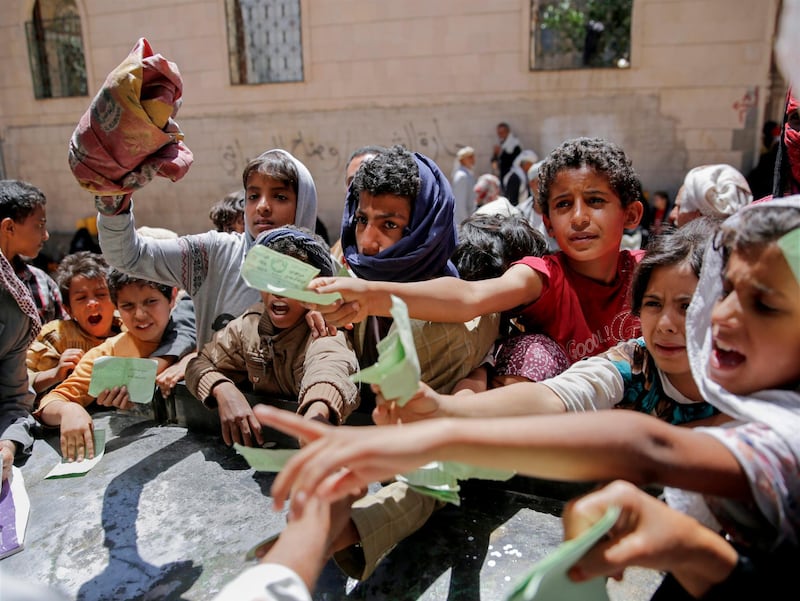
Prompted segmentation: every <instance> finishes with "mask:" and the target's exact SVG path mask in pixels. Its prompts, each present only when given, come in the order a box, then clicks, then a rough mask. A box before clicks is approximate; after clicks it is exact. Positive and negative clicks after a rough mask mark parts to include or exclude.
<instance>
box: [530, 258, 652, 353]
mask: <svg viewBox="0 0 800 601" xmlns="http://www.w3.org/2000/svg"><path fill="white" fill-rule="evenodd" d="M643 255H644V251H643V250H635V251H629V250H622V251H620V253H619V262H618V263H617V276H616V277H615V278H614V281H613V282H611V283H610V284H604V283H602V282H598V281H596V280H593V279H591V278H588V277H586V276H583V275H580V274H578V273H575V272H574V271H573V270H572V269H570V267H569V266H568V265H567V263H566V260H565V259H566V255H564V253H563V252H557V253H555V254H552V255H547V256H544V257H541V258H539V257H525V258H524V259H522V260H521V261H517V262H516V263H515V265H516V264H520V263H521V264H523V265H527V266H528V267H530V268H531V269H534V270H535V271H537V272H539V273H540V274H541V275H542V276H543V277H542V284H543V288H542V295H541V296H540V297H539V299H538V300H537V301H536V302H534V303H532V304H530V305H528V306H527V307H525V308H524V309H523V310H522V312H521V313H520V322H521V323H522V325H524V326H525V330H526V331H527V332H541V333H543V334H547V335H548V336H550V337H551V338H552V339H553V340H555V341H556V342H557V343H558V344H560V345H561V347H562V348H563V349H564V351H565V352H566V353H567V356H568V357H569V359H570V361H571V362H573V363H574V362H575V361H578V360H580V359H583V358H584V357H591V356H593V355H596V354H598V353H602V352H603V351H606V350H608V349H609V348H611V347H612V346H615V345H616V344H617V343H618V342H622V341H623V340H629V339H631V338H638V337H639V336H641V335H642V328H641V325H640V324H639V318H638V317H636V316H635V315H632V314H631V304H630V298H629V288H630V285H631V280H632V277H633V270H634V268H635V267H636V264H637V263H638V262H639V261H640V260H641V258H642V256H643Z"/></svg>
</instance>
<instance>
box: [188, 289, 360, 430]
mask: <svg viewBox="0 0 800 601" xmlns="http://www.w3.org/2000/svg"><path fill="white" fill-rule="evenodd" d="M357 370H358V361H357V359H356V356H355V353H354V352H353V350H352V348H351V347H350V344H349V343H348V341H347V338H346V337H345V334H344V332H341V331H340V332H338V333H337V334H336V336H326V337H323V338H316V339H314V338H312V337H311V331H310V330H309V328H308V325H307V324H306V321H305V319H301V320H300V321H299V322H298V323H297V324H295V325H294V326H292V327H291V328H289V329H286V330H282V331H277V330H276V328H275V326H274V325H273V324H272V322H271V321H270V319H269V316H268V314H267V313H265V312H264V303H262V302H258V303H256V304H255V305H252V306H251V307H250V308H248V309H247V310H246V311H245V312H244V314H243V315H242V316H240V317H238V318H236V319H234V320H233V321H231V322H230V323H229V324H228V325H227V326H225V328H224V329H222V330H220V331H219V332H216V333H215V334H214V337H213V338H212V339H211V340H210V341H209V342H208V343H206V345H205V346H204V347H203V348H202V349H201V350H200V352H199V353H198V355H197V357H195V358H194V359H192V360H191V361H190V362H189V365H188V366H187V368H186V386H187V388H188V389H189V392H191V393H192V394H193V395H194V396H195V397H197V398H198V399H200V400H201V401H203V403H204V404H205V405H206V406H207V407H209V408H214V407H215V406H216V399H215V398H214V397H213V396H212V395H211V390H212V389H213V387H214V386H215V385H216V384H218V383H220V382H225V381H228V382H233V383H234V384H236V385H237V386H240V387H241V386H242V384H243V383H244V382H245V381H249V382H250V386H251V387H252V388H251V390H252V392H254V393H256V394H259V393H262V394H264V395H268V396H277V397H282V398H284V399H287V400H296V401H297V402H298V403H299V406H298V409H297V411H298V413H304V412H305V410H306V409H307V407H308V406H309V405H310V404H311V403H312V402H314V401H323V402H324V403H326V404H327V405H328V407H329V408H330V410H331V415H335V416H336V420H337V421H338V422H339V423H341V422H343V421H344V420H346V419H347V416H348V415H350V414H351V413H352V412H353V410H354V409H356V408H357V407H358V403H359V397H358V387H357V386H356V385H355V384H354V383H353V382H352V381H351V380H350V377H349V376H350V374H353V373H355V372H356V371H357Z"/></svg>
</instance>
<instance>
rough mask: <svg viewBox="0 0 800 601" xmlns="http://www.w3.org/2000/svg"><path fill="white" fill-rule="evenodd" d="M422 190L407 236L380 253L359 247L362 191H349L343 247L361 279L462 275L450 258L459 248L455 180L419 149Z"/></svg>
mask: <svg viewBox="0 0 800 601" xmlns="http://www.w3.org/2000/svg"><path fill="white" fill-rule="evenodd" d="M414 159H415V160H416V162H417V166H418V168H419V179H420V186H419V193H418V194H417V198H416V199H415V200H414V202H413V203H412V205H411V221H410V222H409V224H408V227H407V228H406V229H405V231H404V235H403V237H402V238H401V239H400V240H399V241H398V242H396V243H395V244H393V245H392V246H391V247H390V248H387V249H386V250H383V251H381V252H379V253H378V254H377V255H372V256H368V255H362V254H360V253H359V252H358V248H357V247H356V235H355V232H356V226H355V222H354V217H355V214H356V210H357V209H358V195H357V194H356V193H355V192H353V191H352V189H351V190H350V191H348V193H347V201H346V203H345V207H344V215H343V216H342V247H343V248H344V258H345V260H346V261H347V265H348V266H349V267H350V268H351V269H352V270H353V271H354V272H355V273H356V275H357V276H358V277H360V278H364V279H366V280H383V281H392V282H419V281H422V280H429V279H432V278H436V277H439V276H444V275H450V276H454V277H458V271H457V270H456V268H455V266H454V265H453V264H452V263H451V262H450V255H452V254H453V251H454V250H455V247H456V238H457V234H456V224H455V220H454V215H453V211H454V203H455V200H454V198H453V191H452V189H451V188H450V182H448V181H447V178H446V177H445V176H444V175H443V174H442V172H441V170H440V169H439V168H438V167H437V166H436V163H434V162H433V161H432V160H431V159H429V158H428V157H426V156H424V155H422V154H420V153H418V152H415V153H414Z"/></svg>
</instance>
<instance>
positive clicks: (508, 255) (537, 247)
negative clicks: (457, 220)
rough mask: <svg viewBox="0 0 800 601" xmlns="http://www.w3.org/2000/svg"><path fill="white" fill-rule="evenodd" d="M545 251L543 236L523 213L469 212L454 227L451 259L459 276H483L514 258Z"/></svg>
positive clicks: (497, 273) (500, 269)
mask: <svg viewBox="0 0 800 601" xmlns="http://www.w3.org/2000/svg"><path fill="white" fill-rule="evenodd" d="M546 254H547V240H545V238H544V236H543V235H542V234H540V233H539V232H538V231H537V230H535V229H534V227H533V226H532V225H531V224H530V223H529V222H528V220H527V219H525V218H524V217H519V216H514V215H511V216H508V217H505V216H502V215H487V214H482V213H473V214H472V215H470V216H469V217H467V219H465V220H464V221H463V222H461V225H460V226H459V227H458V244H457V245H456V249H455V251H454V252H453V256H452V258H451V260H452V261H453V264H454V265H455V266H456V269H458V275H459V277H460V278H461V279H462V280H487V279H489V278H496V277H500V276H501V275H503V273H505V271H506V270H507V269H508V268H509V267H510V266H511V264H512V263H513V262H514V261H519V260H520V259H522V258H524V257H542V256H544V255H546Z"/></svg>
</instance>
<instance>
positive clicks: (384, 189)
mask: <svg viewBox="0 0 800 601" xmlns="http://www.w3.org/2000/svg"><path fill="white" fill-rule="evenodd" d="M419 188H420V177H419V166H418V165H417V161H416V159H415V158H414V155H413V154H412V153H411V152H409V151H408V150H406V149H405V148H404V147H402V146H400V145H395V146H392V147H391V148H385V149H384V150H382V151H381V152H379V153H378V154H376V155H375V156H374V157H373V158H372V159H371V160H369V161H366V162H364V163H362V165H361V167H359V169H358V172H357V173H356V176H355V178H353V183H351V184H350V190H351V191H352V192H353V193H354V194H356V195H359V194H360V193H361V192H362V191H367V192H369V193H370V194H372V195H373V196H380V195H382V194H394V195H395V196H402V197H404V198H407V199H408V200H409V202H410V203H411V204H412V208H413V203H414V200H415V199H416V198H417V194H419ZM356 198H358V196H356Z"/></svg>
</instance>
